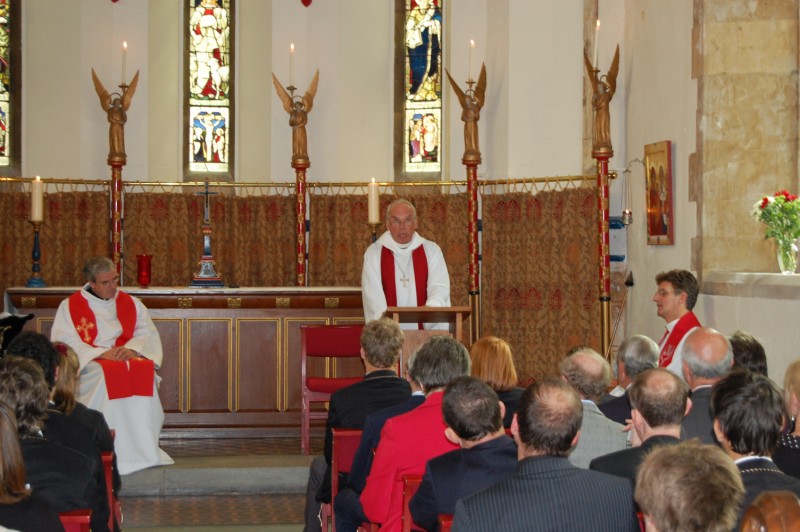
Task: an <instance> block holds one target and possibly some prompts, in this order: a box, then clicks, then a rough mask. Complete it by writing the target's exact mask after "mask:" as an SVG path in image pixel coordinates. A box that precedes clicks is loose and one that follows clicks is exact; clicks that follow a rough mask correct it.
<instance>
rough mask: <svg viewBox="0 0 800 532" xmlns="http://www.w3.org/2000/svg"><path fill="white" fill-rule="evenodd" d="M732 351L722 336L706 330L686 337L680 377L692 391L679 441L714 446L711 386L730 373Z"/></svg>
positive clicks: (716, 332) (696, 330)
mask: <svg viewBox="0 0 800 532" xmlns="http://www.w3.org/2000/svg"><path fill="white" fill-rule="evenodd" d="M732 365H733V350H732V349H731V344H730V342H729V341H728V339H727V338H725V336H723V335H722V334H720V333H719V332H718V331H715V330H714V329H711V328H709V327H698V328H697V329H695V330H694V331H692V332H691V333H690V334H688V335H687V338H686V343H685V345H684V348H683V378H684V380H685V381H686V383H687V384H688V385H689V388H690V389H691V390H692V394H691V398H692V409H691V410H690V411H689V413H688V414H687V415H686V417H685V418H683V422H681V434H682V439H684V440H688V439H691V438H700V441H701V442H703V443H712V444H716V443H717V440H716V438H715V437H714V428H713V422H712V418H711V408H710V402H711V387H712V386H713V385H714V384H716V383H717V382H719V381H720V380H721V379H722V378H723V377H725V375H727V374H728V372H730V369H731V366H732Z"/></svg>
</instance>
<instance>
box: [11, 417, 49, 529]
mask: <svg viewBox="0 0 800 532" xmlns="http://www.w3.org/2000/svg"><path fill="white" fill-rule="evenodd" d="M3 527H5V528H8V529H11V530H19V531H20V532H40V531H41V530H63V528H62V527H61V521H59V519H58V513H56V511H55V510H54V509H53V507H52V506H51V505H50V503H49V502H47V500H45V499H43V498H41V497H39V496H38V494H37V496H31V488H30V487H29V486H27V485H26V482H25V463H24V462H23V460H22V451H21V450H20V448H19V439H18V436H17V418H16V416H15V415H14V412H13V411H12V410H11V409H10V408H9V407H8V406H7V405H6V404H5V403H2V402H0V528H3Z"/></svg>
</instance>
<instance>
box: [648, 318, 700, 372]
mask: <svg viewBox="0 0 800 532" xmlns="http://www.w3.org/2000/svg"><path fill="white" fill-rule="evenodd" d="M697 327H700V320H698V319H697V316H695V315H694V313H693V312H691V311H689V312H687V313H686V314H684V315H683V316H681V317H680V318H679V319H678V320H675V321H674V322H670V323H668V324H667V333H666V334H665V336H664V337H663V338H662V339H661V342H659V347H660V348H661V353H660V354H659V356H658V367H660V368H667V369H668V370H670V371H671V372H673V373H675V374H677V375H679V376H680V377H681V378H683V368H682V364H683V357H682V356H681V353H682V352H683V343H684V340H685V338H686V335H687V334H689V333H690V332H691V331H693V330H695V329H696V328H697Z"/></svg>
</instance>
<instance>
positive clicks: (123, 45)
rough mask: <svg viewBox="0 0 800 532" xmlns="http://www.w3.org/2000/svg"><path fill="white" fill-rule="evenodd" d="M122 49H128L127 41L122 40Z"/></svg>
mask: <svg viewBox="0 0 800 532" xmlns="http://www.w3.org/2000/svg"><path fill="white" fill-rule="evenodd" d="M122 49H123V50H127V49H128V41H122Z"/></svg>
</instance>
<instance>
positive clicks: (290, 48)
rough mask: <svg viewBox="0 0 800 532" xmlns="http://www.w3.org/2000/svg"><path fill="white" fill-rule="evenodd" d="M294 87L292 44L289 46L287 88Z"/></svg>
mask: <svg viewBox="0 0 800 532" xmlns="http://www.w3.org/2000/svg"><path fill="white" fill-rule="evenodd" d="M293 85H294V43H292V44H290V45H289V86H293Z"/></svg>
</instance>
